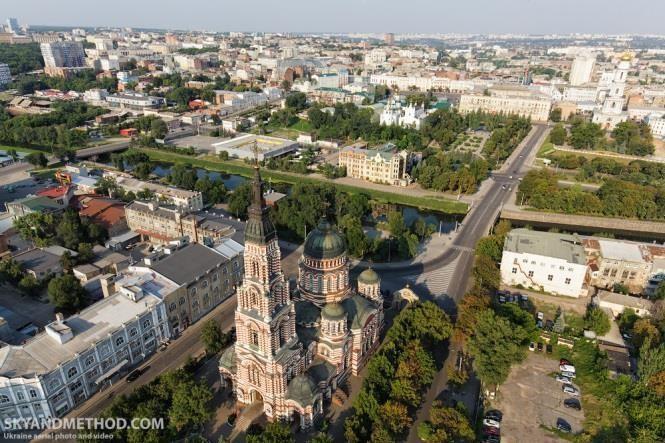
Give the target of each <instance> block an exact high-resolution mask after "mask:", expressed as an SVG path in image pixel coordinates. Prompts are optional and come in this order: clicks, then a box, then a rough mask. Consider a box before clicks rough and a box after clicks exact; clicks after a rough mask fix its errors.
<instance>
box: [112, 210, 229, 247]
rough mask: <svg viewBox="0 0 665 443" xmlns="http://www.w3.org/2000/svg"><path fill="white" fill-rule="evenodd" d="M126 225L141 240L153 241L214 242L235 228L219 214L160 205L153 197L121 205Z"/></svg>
mask: <svg viewBox="0 0 665 443" xmlns="http://www.w3.org/2000/svg"><path fill="white" fill-rule="evenodd" d="M125 218H126V219H127V226H129V229H131V230H132V231H134V232H136V233H138V234H140V235H141V236H142V237H143V239H144V240H147V241H150V242H152V243H156V244H165V243H169V242H171V241H174V240H177V239H180V238H182V237H188V238H189V241H190V242H193V243H207V244H212V243H216V242H218V241H219V240H221V239H222V238H226V237H230V236H232V235H233V234H234V233H235V232H236V228H235V227H234V226H233V225H231V224H230V223H229V222H227V221H223V220H222V219H221V218H219V217H213V216H210V215H208V214H205V213H203V214H202V213H187V212H186V211H183V209H182V208H179V207H175V206H167V205H160V204H159V203H158V202H156V201H151V202H143V201H138V200H136V201H133V202H132V203H130V204H128V205H127V206H126V207H125Z"/></svg>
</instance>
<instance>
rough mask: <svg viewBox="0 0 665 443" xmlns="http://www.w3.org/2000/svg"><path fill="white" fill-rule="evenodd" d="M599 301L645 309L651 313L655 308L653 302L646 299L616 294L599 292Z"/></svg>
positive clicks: (597, 295)
mask: <svg viewBox="0 0 665 443" xmlns="http://www.w3.org/2000/svg"><path fill="white" fill-rule="evenodd" d="M596 297H598V301H604V302H607V303H613V304H617V305H621V306H625V307H627V308H633V309H644V310H647V311H650V310H651V309H652V308H653V302H652V301H651V300H647V299H646V298H640V297H633V296H632V295H625V294H618V293H616V292H610V291H604V290H600V291H598V294H596Z"/></svg>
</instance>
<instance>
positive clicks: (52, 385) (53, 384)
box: [48, 378, 60, 391]
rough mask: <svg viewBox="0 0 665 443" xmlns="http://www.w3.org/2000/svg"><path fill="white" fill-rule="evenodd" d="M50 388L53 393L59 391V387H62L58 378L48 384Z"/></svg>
mask: <svg viewBox="0 0 665 443" xmlns="http://www.w3.org/2000/svg"><path fill="white" fill-rule="evenodd" d="M48 387H49V389H50V390H52V391H54V390H56V389H58V387H60V380H58V379H57V378H54V379H53V380H51V382H50V383H49V384H48Z"/></svg>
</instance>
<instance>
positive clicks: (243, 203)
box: [229, 183, 252, 218]
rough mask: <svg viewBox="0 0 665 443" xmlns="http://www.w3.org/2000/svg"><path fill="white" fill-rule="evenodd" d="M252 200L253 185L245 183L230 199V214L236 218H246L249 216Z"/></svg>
mask: <svg viewBox="0 0 665 443" xmlns="http://www.w3.org/2000/svg"><path fill="white" fill-rule="evenodd" d="M251 200H252V185H251V184H249V183H244V184H242V185H240V186H238V187H237V188H236V189H235V190H234V191H233V193H232V194H231V198H230V199H229V212H231V213H232V214H234V215H235V216H236V217H241V218H245V217H246V216H247V208H248V207H249V205H250V203H251Z"/></svg>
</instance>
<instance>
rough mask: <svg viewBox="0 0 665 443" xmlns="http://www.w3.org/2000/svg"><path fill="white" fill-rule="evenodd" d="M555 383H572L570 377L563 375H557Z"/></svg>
mask: <svg viewBox="0 0 665 443" xmlns="http://www.w3.org/2000/svg"><path fill="white" fill-rule="evenodd" d="M556 381H558V382H559V383H568V384H570V383H572V382H573V379H572V378H570V377H566V376H565V375H557V376H556Z"/></svg>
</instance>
